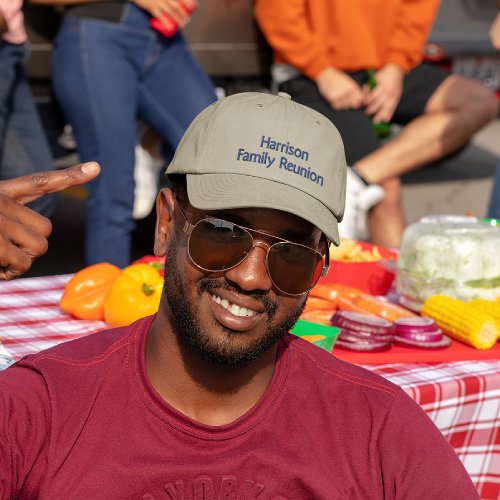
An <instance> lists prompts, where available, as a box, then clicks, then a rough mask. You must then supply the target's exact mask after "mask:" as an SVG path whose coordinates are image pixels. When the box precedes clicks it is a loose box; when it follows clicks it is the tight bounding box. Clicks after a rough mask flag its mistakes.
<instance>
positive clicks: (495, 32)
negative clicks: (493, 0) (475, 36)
mask: <svg viewBox="0 0 500 500" xmlns="http://www.w3.org/2000/svg"><path fill="white" fill-rule="evenodd" d="M490 40H491V44H492V45H493V47H495V49H497V50H500V12H499V13H498V14H497V16H496V17H495V20H494V21H493V24H492V25H491V28H490Z"/></svg>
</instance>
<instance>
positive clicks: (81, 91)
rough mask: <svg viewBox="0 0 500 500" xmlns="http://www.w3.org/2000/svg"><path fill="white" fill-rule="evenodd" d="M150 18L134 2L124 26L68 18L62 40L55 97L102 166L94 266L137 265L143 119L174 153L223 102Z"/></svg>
mask: <svg viewBox="0 0 500 500" xmlns="http://www.w3.org/2000/svg"><path fill="white" fill-rule="evenodd" d="M96 5H97V4H96ZM149 19H150V16H149V14H148V13H146V12H145V11H144V10H142V9H139V8H138V7H136V6H135V5H133V4H131V3H127V5H126V7H125V10H124V13H123V16H122V19H121V21H120V22H118V23H113V22H108V21H101V20H96V19H86V18H85V19H84V18H77V17H74V18H73V17H67V18H66V19H65V20H64V22H63V25H62V27H61V29H60V31H59V34H58V36H57V39H56V46H55V52H54V55H53V60H52V72H53V73H52V77H53V83H54V91H55V94H56V96H57V98H58V101H59V103H60V105H61V107H62V109H63V111H64V113H65V114H66V117H67V119H68V121H69V122H70V123H71V124H72V126H73V129H74V133H75V137H76V141H77V144H78V152H79V154H80V157H81V160H82V161H89V160H96V161H98V162H99V163H100V165H101V167H102V171H101V175H100V176H99V177H98V178H97V179H96V180H94V181H93V182H91V183H90V184H89V199H88V218H87V228H86V231H87V232H86V255H87V261H88V263H89V264H93V263H96V262H110V263H113V264H115V265H117V266H119V267H124V266H126V265H128V264H129V263H130V239H131V233H132V230H133V228H134V222H133V219H132V210H133V202H134V187H135V186H134V161H135V156H134V148H135V143H136V119H137V116H138V115H140V116H141V117H142V118H143V119H144V120H145V121H147V122H148V123H149V124H150V125H152V126H153V128H155V129H156V130H157V131H158V132H159V133H160V135H161V136H162V137H163V139H164V140H165V141H166V142H167V143H168V144H169V145H170V147H171V148H175V147H176V146H177V144H178V143H179V141H180V139H181V137H182V135H183V133H184V131H185V130H186V128H187V127H188V125H189V124H190V122H191V121H192V120H193V118H194V117H195V116H196V115H197V114H198V113H199V112H200V111H201V110H202V109H203V108H205V107H206V106H207V105H209V104H210V103H212V102H213V101H214V100H215V99H216V96H215V93H214V88H213V85H212V83H211V82H210V80H209V79H208V77H207V76H206V75H205V73H204V72H203V71H202V69H201V68H200V67H199V65H198V64H197V63H196V61H195V60H194V58H193V56H192V55H191V53H190V52H189V50H188V47H187V45H186V43H185V41H184V39H183V38H182V35H181V34H179V33H178V34H177V35H175V36H174V37H173V38H171V39H168V38H164V37H161V36H160V35H158V34H157V33H156V32H155V31H153V30H152V29H151V28H150V27H149ZM151 240H153V235H151Z"/></svg>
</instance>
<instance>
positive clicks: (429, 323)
mask: <svg viewBox="0 0 500 500" xmlns="http://www.w3.org/2000/svg"><path fill="white" fill-rule="evenodd" d="M394 327H395V329H396V333H420V332H433V331H435V330H436V329H437V325H436V322H435V321H434V320H433V319H432V318H427V317H425V316H413V317H404V318H397V319H396V320H395V321H394Z"/></svg>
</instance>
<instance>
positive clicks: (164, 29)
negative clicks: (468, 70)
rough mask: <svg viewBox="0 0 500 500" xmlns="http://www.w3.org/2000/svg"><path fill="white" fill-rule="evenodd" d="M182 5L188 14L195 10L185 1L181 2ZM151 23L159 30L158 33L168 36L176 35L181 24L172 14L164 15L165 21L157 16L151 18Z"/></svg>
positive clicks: (152, 26)
mask: <svg viewBox="0 0 500 500" xmlns="http://www.w3.org/2000/svg"><path fill="white" fill-rule="evenodd" d="M181 7H182V9H183V10H184V12H185V13H186V14H191V13H192V12H193V11H194V10H195V7H187V6H186V5H184V4H183V3H181ZM164 23H165V24H164ZM149 25H150V26H151V28H153V29H154V30H155V31H158V33H160V34H161V35H163V36H165V37H167V38H170V37H172V36H174V35H175V34H176V33H177V30H178V29H179V25H178V24H177V23H176V22H175V21H174V20H173V19H172V18H171V17H170V16H166V15H165V16H163V22H162V21H160V20H159V19H157V18H156V17H153V18H151V19H150V21H149Z"/></svg>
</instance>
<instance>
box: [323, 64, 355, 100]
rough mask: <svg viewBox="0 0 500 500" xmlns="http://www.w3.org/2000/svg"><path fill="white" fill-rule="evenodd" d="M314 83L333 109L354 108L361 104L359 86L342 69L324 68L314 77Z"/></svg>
mask: <svg viewBox="0 0 500 500" xmlns="http://www.w3.org/2000/svg"><path fill="white" fill-rule="evenodd" d="M316 85H317V86H318V90H319V93H320V94H321V95H322V96H323V97H324V98H325V99H326V100H327V101H328V102H329V103H330V106H331V107H332V108H333V109H356V108H359V107H361V105H362V104H363V91H362V89H361V87H360V86H359V85H358V84H357V83H356V82H355V81H354V80H353V79H352V78H351V77H350V76H349V75H347V74H346V73H344V72H343V71H339V70H337V69H335V68H331V67H329V68H326V69H324V70H323V71H322V72H321V73H320V74H319V75H318V76H317V77H316Z"/></svg>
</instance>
